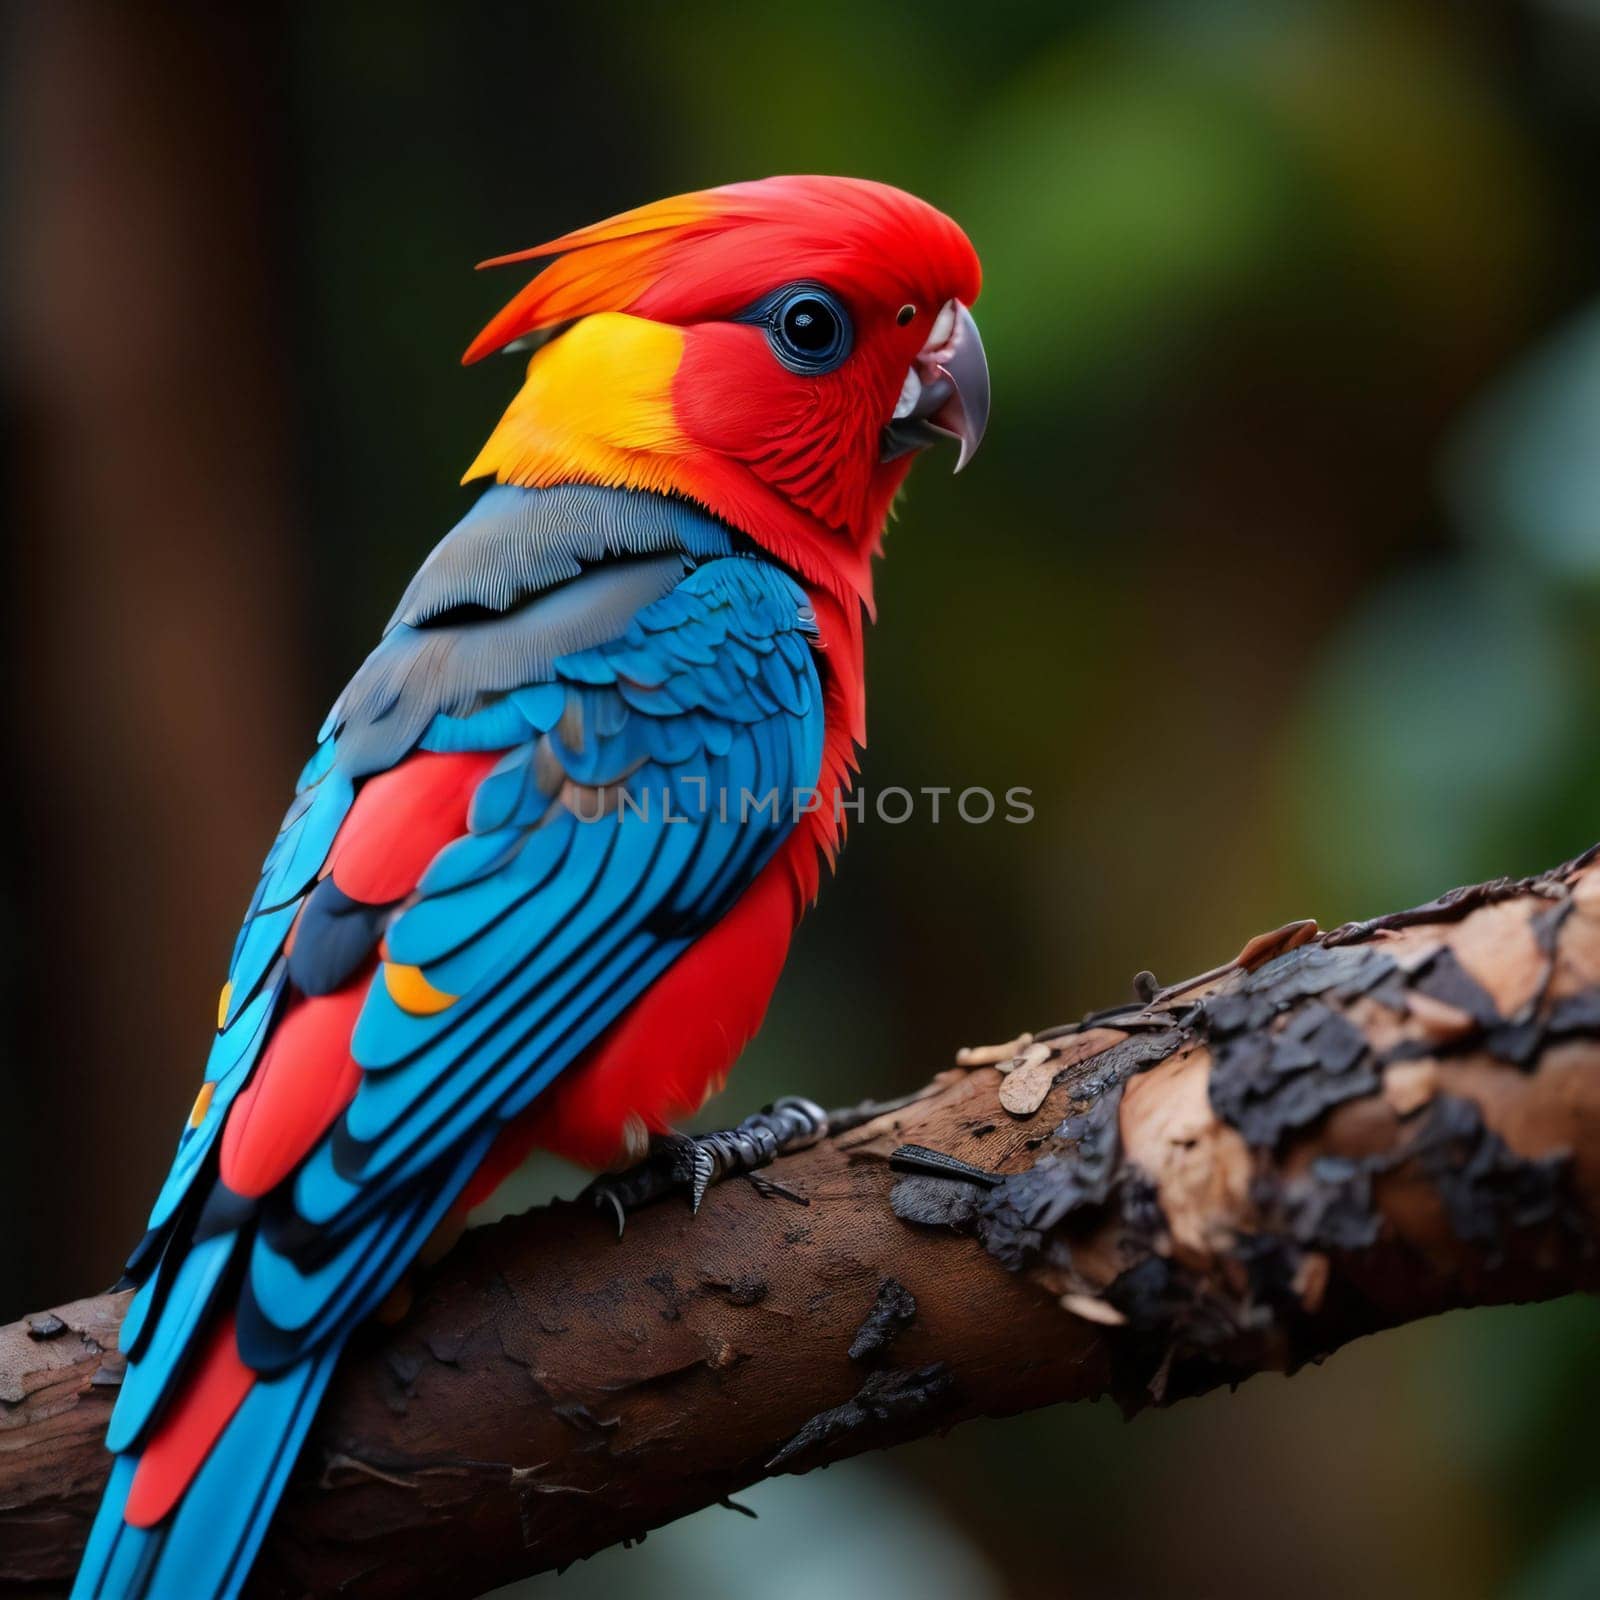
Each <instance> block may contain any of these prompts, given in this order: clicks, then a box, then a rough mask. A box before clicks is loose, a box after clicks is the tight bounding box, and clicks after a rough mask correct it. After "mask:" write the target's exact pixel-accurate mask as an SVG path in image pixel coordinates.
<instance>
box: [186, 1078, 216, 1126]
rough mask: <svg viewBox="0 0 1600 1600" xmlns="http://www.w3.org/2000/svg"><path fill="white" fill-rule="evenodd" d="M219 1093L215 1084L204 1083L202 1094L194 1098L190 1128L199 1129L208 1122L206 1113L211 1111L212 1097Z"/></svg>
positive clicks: (201, 1086)
mask: <svg viewBox="0 0 1600 1600" xmlns="http://www.w3.org/2000/svg"><path fill="white" fill-rule="evenodd" d="M216 1092H217V1086H216V1084H214V1083H202V1084H201V1085H200V1093H199V1094H197V1095H196V1096H195V1097H194V1108H193V1110H191V1111H190V1113H189V1126H190V1127H191V1128H198V1127H199V1126H200V1124H201V1123H202V1122H204V1121H205V1120H206V1112H208V1111H209V1110H210V1109H211V1097H212V1095H214V1094H215V1093H216Z"/></svg>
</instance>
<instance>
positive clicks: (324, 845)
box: [73, 177, 989, 1600]
mask: <svg viewBox="0 0 1600 1600" xmlns="http://www.w3.org/2000/svg"><path fill="white" fill-rule="evenodd" d="M546 257H549V258H553V260H552V264H551V265H549V266H548V267H547V268H546V269H545V270H544V271H543V272H541V273H540V274H539V275H538V276H536V277H535V278H534V279H533V280H532V282H531V283H529V284H528V286H527V287H526V288H525V289H523V290H522V292H521V293H520V294H518V295H517V296H516V297H515V298H514V299H513V300H512V301H511V302H510V304H509V305H507V306H506V307H505V309H504V310H503V311H501V312H500V314H499V315H498V316H496V317H495V318H494V320H493V321H492V322H491V323H490V324H489V326H488V327H487V328H486V329H485V330H484V331H483V333H482V334H480V335H479V336H478V338H477V339H476V340H474V342H473V344H472V346H471V348H470V349H469V350H468V351H467V354H466V358H465V359H466V360H467V361H469V362H471V361H476V360H477V359H479V358H480V357H482V356H485V355H488V354H490V353H491V352H492V351H496V350H505V349H507V348H531V349H532V351H533V355H532V359H531V360H530V361H529V363H528V368H527V378H526V381H525V383H524V384H523V387H522V389H521V392H520V393H519V394H518V395H517V397H516V398H515V399H514V400H513V401H512V403H511V405H510V407H509V408H508V409H507V411H506V412H505V415H504V416H503V417H502V418H501V420H500V422H499V424H498V425H497V426H496V428H495V430H494V432H493V434H492V435H491V436H490V438H489V440H488V442H487V443H486V444H485V445H484V447H483V449H482V451H481V452H480V453H479V455H478V458H477V460H476V461H475V462H474V463H473V464H472V467H471V469H470V470H469V471H468V473H467V474H466V479H465V480H464V481H469V482H470V481H473V480H478V479H483V480H487V481H488V485H489V486H488V487H487V488H486V489H484V491H483V492H482V494H481V495H480V497H479V498H478V500H477V502H476V504H475V505H474V506H473V507H472V509H471V510H470V511H469V512H468V513H467V514H466V516H465V517H463V518H462V520H461V521H460V522H459V523H458V524H457V525H456V526H455V528H453V529H452V530H451V531H450V533H449V534H448V535H447V536H446V537H445V539H444V540H443V542H442V543H441V544H439V545H438V546H437V548H436V549H435V550H434V551H433V553H432V554H431V555H430V556H429V557H428V558H427V560H426V561H425V562H424V563H423V564H422V567H421V569H420V570H419V571H418V573H417V575H416V577H415V578H414V579H413V580H412V582H411V585H410V587H409V588H408V589H407V590H406V593H405V595H404V596H403V597H402V599H401V601H400V605H399V608H398V610H397V611H396V612H395V614H394V617H393V619H392V620H391V622H390V624H389V627H388V629H387V631H386V632H385V634H384V636H383V639H382V641H381V642H380V643H379V645H378V647H377V648H376V649H375V650H374V651H373V652H372V654H371V655H370V656H369V657H368V658H367V660H366V661H365V663H364V664H363V665H362V666H361V668H360V669H359V670H358V671H357V673H356V674H355V676H354V678H352V679H351V681H350V683H349V685H348V687H347V688H346V689H345V690H344V692H343V694H341V695H340V696H339V699H338V701H337V702H336V703H335V705H334V707H333V710H332V711H331V712H330V714H329V716H328V719H327V721H326V723H325V724H324V726H323V728H322V732H321V735H320V741H319V743H318V745H317V750H316V753H315V755H313V756H312V758H311V761H310V763H309V764H308V766H307V767H306V769H305V771H304V773H303V774H302V775H301V779H300V784H299V789H298V792H297V795H296V798H295V801H294V803H293V805H291V806H290V808H289V811H288V814H287V816H286V817H285V818H284V822H283V827H282V829H281V831H280V832H279V834H278V837H277V839H276V841H275V842H274V843H273V846H272V849H271V850H270V852H269V853H268V855H267V859H266V864H265V866H264V868H263V870H262V874H261V880H260V883H259V884H258V886H257V888H256V892H255V897H254V899H253V900H252V901H251V904H250V909H249V913H248V915H247V916H246V918H245V921H244V926H243V928H241V930H240V932H239V936H238V940H237V943H236V945H235V947H234V952H233V959H232V963H231V966H230V968H229V972H228V981H227V983H226V984H224V986H223V989H222V995H221V999H220V1001H219V1004H218V1008H217V1029H216V1037H215V1040H214V1043H213V1045H212V1049H211V1056H210V1060H209V1062H208V1064H207V1067H206V1072H205V1079H204V1082H203V1083H202V1084H201V1086H200V1092H199V1094H198V1095H197V1096H196V1099H195V1102H194V1109H193V1110H192V1112H191V1113H190V1115H189V1119H188V1124H187V1126H186V1128H185V1129H184V1132H183V1134H182V1137H181V1138H180V1140H179V1143H178V1152H177V1157H176V1159H175V1160H174V1162H173V1166H172V1170H171V1173H170V1174H169V1176H168V1178H167V1180H166V1184H165V1186H164V1187H163V1189H162V1191H161V1193H160V1195H159V1197H158V1198H157V1200H156V1203H155V1207H154V1210H153V1211H152V1213H151V1216H150V1224H149V1231H148V1233H147V1234H146V1236H145V1238H144V1240H143V1241H142V1242H141V1244H140V1245H139V1247H138V1248H137V1249H136V1250H135V1252H134V1254H133V1256H132V1258H131V1260H130V1261H129V1263H128V1268H127V1278H128V1281H129V1282H130V1283H131V1284H134V1285H137V1286H138V1292H137V1294H135V1296H134V1297H133V1300H132V1303H131V1304H130V1306H129V1308H128V1313H127V1316H126V1319H125V1320H124V1322H123V1325H122V1348H123V1351H124V1352H125V1354H126V1356H127V1369H126V1376H125V1378H124V1380H123V1384H122V1389H121V1393H120V1396H119V1398H118V1400H117V1404H116V1409H115V1411H114V1412H113V1414H112V1418H111V1424H110V1429H109V1432H108V1437H107V1443H108V1446H109V1448H110V1449H111V1450H112V1451H113V1452H114V1454H115V1457H116V1460H115V1464H114V1466H113V1468H112V1472H111V1479H110V1483H109V1485H108V1486H107V1489H106V1491H105V1498H104V1501H103V1503H102V1505H101V1508H100V1512H99V1515H98V1517H97V1519H96V1521H95V1524H94V1528H93V1531H92V1533H91V1536H90V1540H89V1546H88V1549H87V1551H86V1553H85V1555H84V1558H83V1564H82V1567H81V1569H80V1571H79V1575H78V1580H77V1585H76V1587H75V1588H74V1590H73V1594H74V1595H75V1596H78V1597H88V1596H104V1597H115V1600H122V1597H134V1596H149V1597H156V1600H207V1597H214V1596H228V1595H233V1594H235V1593H237V1592H238V1590H239V1588H240V1586H241V1585H242V1583H243V1582H244V1579H245V1577H246V1575H247V1573H248V1571H249V1568H250V1564H251V1562H252V1560H253V1558H254V1556H255V1553H256V1550H257V1548H258V1546H259V1545H260V1542H261V1539H262V1536H263V1534H264V1533H265V1531H266V1527H267V1524H268V1521H269V1519H270V1518H271V1515H272V1512H273V1508H274V1505H275V1504H276V1502H277V1499H278V1496H279V1494H280V1492H281V1491H282V1488H283V1484H284V1480H285V1478H286V1476H287V1475H288V1472H289V1469H290V1467H291V1465H292V1464H293V1462H294V1458H295V1455H296V1452H297V1451H298V1449H299V1447H300V1445H301V1442H302V1440H303V1439H304V1437H305V1433H306V1429H307V1427H308V1426H309V1424H310V1421H311V1417H312V1413H313V1411H314V1410H315V1408H316V1406H317V1403H318V1400H319V1398H320V1396H321V1394H322V1392H323V1389H324V1387H325V1386H326V1384H327V1381H328V1377H329V1374H330V1373H331V1371H332V1369H333V1367H334V1364H335V1362H337V1360H338V1358H339V1353H340V1350H341V1349H342V1347H343V1345H344V1343H345V1340H346V1339H347V1337H348V1336H349V1334H350V1332H351V1330H352V1329H353V1328H355V1327H356V1326H357V1325H358V1324H359V1323H361V1322H362V1321H363V1320H364V1319H366V1318H368V1317H370V1316H372V1315H373V1314H374V1312H376V1311H377V1310H378V1309H379V1308H380V1306H381V1305H382V1303H383V1302H384V1301H385V1299H386V1297H389V1296H391V1294H392V1293H394V1292H395V1291H396V1290H397V1286H398V1285H400V1284H401V1282H402V1279H403V1277H404V1275H405V1273H406V1272H407V1270H408V1269H409V1268H410V1266H411V1265H412V1264H413V1262H414V1261H415V1259H416V1257H417V1256H418V1253H419V1251H421V1250H422V1249H423V1247H424V1245H425V1244H426V1243H427V1242H428V1241H429V1240H430V1237H435V1236H439V1235H441V1234H448V1232H449V1230H450V1228H451V1226H452V1225H453V1224H454V1225H459V1220H460V1219H461V1218H463V1217H464V1216H465V1213H466V1211H467V1209H468V1208H470V1207H471V1206H473V1205H475V1204H477V1203H478V1202H480V1201H481V1200H482V1199H484V1198H485V1197H486V1196H487V1195H488V1194H489V1193H490V1192H491V1191H492V1190H493V1189H494V1188H495V1186H496V1185H497V1184H498V1183H499V1182H500V1180H501V1179H502V1178H504V1177H505V1176H506V1175H507V1174H508V1173H509V1172H510V1171H511V1170H512V1169H513V1168H514V1167H515V1166H517V1165H518V1164H519V1163H520V1162H521V1161H522V1160H523V1158H524V1157H525V1156H526V1155H527V1154H528V1153H529V1151H531V1150H532V1149H534V1148H543V1149H547V1150H553V1151H556V1152H559V1153H560V1154H562V1155H564V1156H567V1157H570V1158H572V1159H575V1160H577V1161H580V1162H583V1163H586V1164H588V1165H589V1166H591V1167H595V1168H615V1167H618V1166H622V1165H625V1164H627V1163H629V1162H636V1161H639V1160H640V1159H641V1158H642V1157H644V1156H645V1155H646V1154H647V1151H648V1150H649V1148H650V1147H651V1141H652V1139H654V1140H655V1141H656V1147H657V1148H658V1149H665V1150H667V1152H668V1154H669V1157H670V1159H669V1161H668V1163H667V1169H666V1170H667V1171H668V1172H669V1174H675V1175H681V1176H682V1177H684V1178H685V1179H686V1180H687V1181H688V1183H689V1186H690V1187H691V1189H692V1190H693V1192H694V1198H695V1200H696V1202H698V1198H699V1194H700V1192H701V1191H702V1190H703V1188H704V1185H705V1183H706V1182H707V1181H708V1180H709V1179H710V1178H711V1177H714V1176H717V1175H719V1174H720V1173H721V1172H722V1171H725V1170H726V1169H727V1168H728V1167H729V1166H730V1165H737V1164H740V1163H743V1164H745V1165H749V1164H753V1163H755V1162H757V1161H759V1160H761V1159H764V1158H770V1156H771V1154H772V1153H773V1151H774V1150H775V1149H777V1148H779V1147H782V1146H783V1145H785V1144H787V1143H794V1142H798V1141H801V1140H804V1139H806V1138H810V1137H815V1136H816V1134H817V1132H818V1131H819V1128H818V1116H819V1114H818V1113H817V1112H816V1111H815V1108H813V1107H810V1106H809V1104H808V1103H807V1102H803V1101H802V1102H793V1103H790V1104H788V1105H780V1106H779V1107H778V1108H777V1109H775V1110H774V1111H773V1112H772V1113H771V1114H770V1115H769V1116H768V1117H766V1118H765V1119H763V1118H755V1119H751V1122H750V1123H748V1124H746V1125H743V1128H742V1132H741V1134H740V1136H739V1137H737V1138H730V1137H729V1136H727V1135H706V1136H701V1137H700V1138H697V1139H695V1140H681V1139H680V1140H678V1141H677V1142H676V1143H671V1142H668V1143H666V1144H663V1143H662V1141H663V1140H669V1141H670V1138H671V1127H672V1124H673V1122H674V1120H675V1119H679V1118H682V1117H685V1116H688V1115H691V1114H692V1113H694V1112H695V1111H696V1110H697V1109H698V1108H699V1107H700V1106H701V1104H702V1103H703V1102H704V1101H705V1099H706V1097H707V1096H708V1095H709V1094H711V1093H713V1092H715V1091H716V1090H717V1089H718V1088H719V1087H720V1086H721V1084H722V1082H723V1079H724V1077H725V1075H726V1073H727V1071H728V1069H729V1067H730V1066H731V1065H732V1063H733V1060H734V1058H735V1057H736V1056H737V1055H738V1053H739V1051H740V1050H741V1049H742V1048H743V1046H744V1045H745V1043H746V1042H747V1041H748V1040H749V1039H750V1037H751V1036H752V1035H753V1034H754V1033H755V1031H756V1029H757V1027H758V1026H759V1025H760V1022H761V1019H762V1016H763V1014H764V1012H765V1010H766V1006H767V1002H768V999H769V997H770V996H771V993H772V990H773V987H774V985H775V984H776V982H777V979H778V974H779V970H780V969H781V967H782V965H783V961H784V957H785V955H786V953H787V950H788V945H789V940H790V937H791V935H792V933H793V931H794V928H795V925H796V923H797V922H798V920H799V918H800V915H801V913H802V911H803V910H804V909H805V907H806V906H807V905H808V904H809V903H810V902H811V901H812V900H813V899H814V898H815V896H816V892H817V887H818V881H819V877H820V871H821V868H820V858H822V857H826V858H827V859H828V860H829V861H830V862H831V860H832V858H833V856H834V854H835V852H836V850H837V848H838V845H839V842H840V839H841V835H842V832H843V814H842V809H841V807H840V805H839V800H840V798H841V797H842V796H843V795H844V794H845V793H846V792H847V791H848V789H849V786H850V784H851V781H852V774H853V772H854V768H855V753H856V749H857V747H859V746H860V745H861V743H862V741H863V738H864V732H865V729H864V694H863V672H862V628H863V613H864V612H867V613H870V611H871V608H872V561H873V557H874V555H875V554H876V553H877V551H878V548H879V544H880V541H881V537H882V533H883V527H884V523H885V520H886V518H887V516H888V513H889V509H890V505H891V503H892V501H893V500H894V497H895V494H896V492H897V491H898V490H899V488H900V486H901V484H902V482H903V481H904V479H905V476H906V472H907V470H908V468H909V466H910V463H911V461H912V459H913V456H914V454H915V452H916V451H918V450H919V449H921V448H922V447H923V446H926V445H929V444H932V443H934V442H935V441H937V440H938V439H940V438H943V437H951V438H954V439H955V440H957V441H958V442H959V444H960V450H961V454H960V461H959V462H958V466H959V465H962V464H964V463H965V462H966V460H967V458H968V457H969V456H970V455H971V453H972V451H973V450H974V449H976V447H977V445H978V442H979V440H980V438H981V437H982V434H983V430H984V424H985V421H986V419H987V413H988V405H989V393H988V374H987V371H986V368H985V365H984V356H983V348H982V345H981V344H980V342H979V340H978V334H977V329H976V327H975V326H974V324H973V321H972V317H971V315H970V313H969V311H968V307H969V306H970V305H971V303H972V301H973V300H974V299H975V298H976V296H977V293H978V284H979V267H978V259H977V256H976V255H975V254H974V252H973V249H972V246H971V244H970V243H969V242H968V240H967V238H966V235H965V234H964V233H963V232H962V231H961V229H960V228H959V227H957V226H956V224H955V223H954V222H952V221H951V220H950V219H949V218H948V217H946V216H944V215H943V214H942V213H940V212H938V211H936V210H934V209H933V208H932V207H931V206H929V205H927V204H925V203H924V202H923V201H921V200H918V199H916V198H914V197H913V196H911V195H908V194H905V193H903V192H902V191H900V190H898V189H893V188H889V187H887V186H886V185H883V184H878V183H870V182H865V181H861V180H857V179H847V178H824V177H782V178H769V179H766V180H764V181H761V182H756V183H741V184H732V185H729V186H727V187H724V188H718V189H711V190H708V191H705V192H703V193H698V194H689V195H682V196H679V197H678V198H676V199H671V200H664V201H661V202H659V203H658V204H655V205H649V206H644V207H642V208H640V209H639V210H636V211H630V212H626V213H624V214H623V215H621V216H617V217H613V218H612V219H611V220H609V221H607V222H601V223H598V224H596V225H595V226H593V227H588V228H581V229H579V230H577V231H576V232H574V233H569V234H567V235H565V236H564V237H562V238H559V239H556V240H553V241H552V242H551V243H549V244H544V245H540V246H538V247H536V248H535V249H532V250H527V251H523V252H521V253H520V254H517V255H513V256H506V257H502V258H501V261H503V262H516V261H528V260H539V259H543V258H546ZM495 264H497V263H486V265H495ZM647 1170H648V1169H647ZM646 1187H648V1186H646ZM642 1192H644V1190H643V1189H641V1188H640V1187H639V1186H637V1185H635V1186H633V1187H631V1188H630V1187H629V1185H628V1183H627V1181H626V1180H624V1181H623V1182H622V1183H621V1184H620V1185H619V1186H618V1187H615V1188H613V1189H612V1190H610V1191H609V1194H610V1198H611V1199H612V1200H613V1201H614V1202H618V1201H619V1196H620V1197H621V1199H623V1200H626V1199H632V1198H637V1197H638V1195H639V1194H640V1193H642Z"/></svg>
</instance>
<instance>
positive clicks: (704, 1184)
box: [588, 1095, 829, 1239]
mask: <svg viewBox="0 0 1600 1600" xmlns="http://www.w3.org/2000/svg"><path fill="white" fill-rule="evenodd" d="M828 1131H829V1125H828V1113H827V1112H826V1111H824V1110H823V1109H822V1107H821V1106H819V1105H817V1104H816V1103H815V1102H814V1101H811V1100H806V1099H802V1098H801V1097H800V1096H799V1095H785V1096H784V1098H783V1099H781V1100H778V1101H775V1102H774V1103H773V1104H772V1105H770V1106H768V1107H767V1108H766V1110H765V1111H758V1112H756V1114H755V1115H754V1116H752V1117H746V1118H745V1119H744V1121H743V1122H741V1123H740V1124H739V1125H738V1127H736V1128H726V1129H721V1130H719V1131H718V1132H716V1133H670V1134H667V1135H665V1136H664V1137H662V1138H659V1139H655V1140H652V1141H651V1151H650V1154H649V1155H648V1156H646V1157H645V1159H644V1160H643V1161H641V1162H640V1163H639V1165H638V1166H636V1167H630V1168H629V1169H628V1171H626V1172H619V1173H617V1174H615V1175H614V1176H607V1177H601V1178H596V1179H595V1181H594V1182H593V1183H592V1184H590V1185H589V1189H588V1193H589V1195H590V1196H591V1197H592V1199H593V1201H594V1204H595V1206H596V1208H597V1209H598V1210H601V1211H606V1210H609V1211H610V1212H611V1213H612V1214H613V1215H614V1216H615V1217H616V1219H617V1237H618V1238H619V1239H620V1238H621V1237H622V1230H623V1226H624V1224H625V1223H626V1221H627V1215H628V1213H629V1212H630V1211H636V1210H638V1208H639V1207H640V1206H646V1205H649V1204H650V1203H651V1201H653V1200H659V1199H661V1198H662V1197H663V1196H664V1195H669V1194H676V1193H678V1192H679V1191H685V1192H687V1194H688V1196H689V1209H690V1210H691V1211H698V1210H699V1209H700V1202H701V1201H702V1200H704V1199H705V1197H706V1190H707V1189H709V1188H710V1187H711V1185H712V1184H714V1183H721V1182H722V1180H723V1179H724V1178H736V1177H739V1176H741V1175H743V1174H746V1173H751V1172H755V1171H757V1170H759V1169H760V1168H761V1167H765V1166H768V1165H769V1164H770V1163H772V1162H773V1161H776V1160H777V1158H778V1157H779V1156H785V1155H790V1154H792V1153H793V1152H794V1151H796V1150H805V1149H807V1148H809V1147H810V1146H811V1145H814V1144H816V1143H817V1141H818V1140H819V1139H825V1138H827V1136H828Z"/></svg>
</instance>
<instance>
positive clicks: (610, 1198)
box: [594, 1186, 628, 1239]
mask: <svg viewBox="0 0 1600 1600" xmlns="http://www.w3.org/2000/svg"><path fill="white" fill-rule="evenodd" d="M594 1203H595V1207H596V1209H597V1210H600V1211H604V1210H605V1208H606V1207H607V1206H610V1207H611V1209H612V1210H613V1211H614V1212H615V1213H616V1215H617V1237H618V1238H619V1239H620V1238H621V1237H622V1230H623V1229H624V1228H626V1227H627V1225H628V1213H627V1212H626V1211H625V1210H624V1209H623V1206H622V1201H621V1200H620V1199H618V1197H617V1192H616V1190H615V1189H609V1188H605V1187H603V1186H597V1187H596V1189H595V1191H594Z"/></svg>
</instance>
